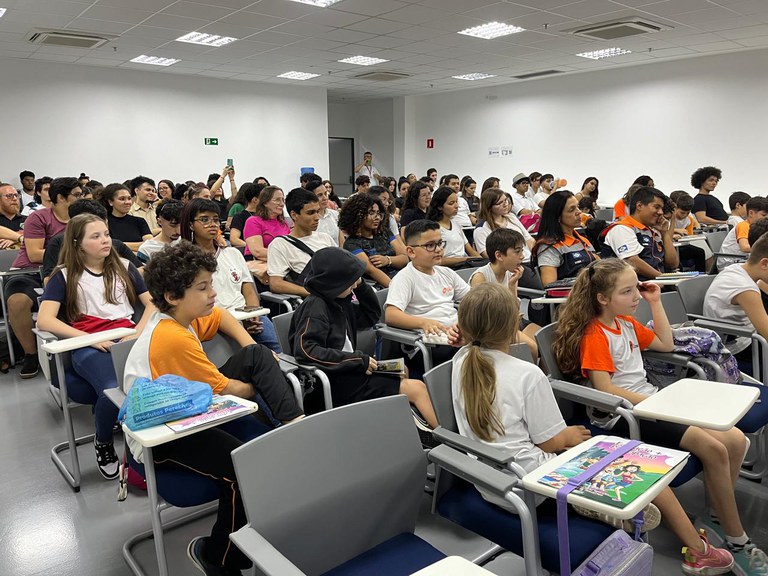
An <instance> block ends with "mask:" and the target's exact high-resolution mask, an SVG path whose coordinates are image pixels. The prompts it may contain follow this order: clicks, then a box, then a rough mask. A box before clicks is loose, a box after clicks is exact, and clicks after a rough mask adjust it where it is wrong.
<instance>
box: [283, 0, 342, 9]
mask: <svg viewBox="0 0 768 576" xmlns="http://www.w3.org/2000/svg"><path fill="white" fill-rule="evenodd" d="M293 1H294V2H301V3H302V4H309V5H310V6H318V7H320V8H328V6H330V5H331V4H336V2H339V1H340V0H293Z"/></svg>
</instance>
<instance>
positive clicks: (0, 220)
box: [0, 183, 27, 250]
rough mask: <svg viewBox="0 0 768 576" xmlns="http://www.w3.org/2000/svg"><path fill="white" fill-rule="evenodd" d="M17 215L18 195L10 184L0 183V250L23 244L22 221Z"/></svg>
mask: <svg viewBox="0 0 768 576" xmlns="http://www.w3.org/2000/svg"><path fill="white" fill-rule="evenodd" d="M26 219H27V217H26V216H22V215H21V214H20V213H19V195H18V193H17V192H16V189H15V188H14V187H13V185H11V184H6V183H0V250H5V249H6V248H11V247H18V246H20V245H21V243H22V242H24V221H25V220H26Z"/></svg>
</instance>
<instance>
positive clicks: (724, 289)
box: [704, 198, 768, 374]
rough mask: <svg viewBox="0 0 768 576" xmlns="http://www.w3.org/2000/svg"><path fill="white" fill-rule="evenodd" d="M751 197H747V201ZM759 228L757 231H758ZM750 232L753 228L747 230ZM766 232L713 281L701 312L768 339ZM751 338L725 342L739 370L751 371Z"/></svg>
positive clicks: (762, 223)
mask: <svg viewBox="0 0 768 576" xmlns="http://www.w3.org/2000/svg"><path fill="white" fill-rule="evenodd" d="M752 200H754V198H752V199H750V202H751V201H752ZM766 224H768V218H763V219H762V220H760V221H759V224H757V223H756V224H755V225H754V226H753V227H752V228H758V227H759V228H763V229H764V227H766ZM758 231H759V230H758ZM750 234H752V229H750ZM766 282H768V235H765V234H763V235H761V236H759V237H758V239H757V240H756V241H755V242H754V244H753V245H752V247H751V251H750V252H749V258H748V259H747V261H746V262H745V263H743V264H738V263H737V264H733V265H732V266H728V267H726V268H725V269H724V270H722V271H721V272H720V273H719V274H718V275H717V276H716V277H715V279H714V280H713V281H712V284H711V285H710V286H709V289H708V290H707V294H706V296H705V297H704V315H705V316H707V317H709V318H716V319H718V320H724V321H726V322H729V323H732V324H737V325H738V326H741V327H742V328H748V329H749V330H752V331H756V332H757V333H758V334H760V335H761V336H763V337H764V338H768V315H766V308H765V306H763V301H762V298H761V296H762V293H763V292H762V290H761V287H762V288H764V289H765V288H768V284H766ZM751 344H752V339H751V338H749V337H740V338H736V339H735V340H733V341H730V342H728V350H730V351H731V352H732V353H733V354H734V355H735V356H736V359H737V360H738V361H739V366H740V368H741V370H742V372H747V373H750V374H751V373H752V353H751V348H750V347H751Z"/></svg>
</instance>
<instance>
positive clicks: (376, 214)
mask: <svg viewBox="0 0 768 576" xmlns="http://www.w3.org/2000/svg"><path fill="white" fill-rule="evenodd" d="M368 216H369V217H370V218H381V212H379V211H378V210H369V211H368Z"/></svg>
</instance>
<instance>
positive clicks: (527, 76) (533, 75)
mask: <svg viewBox="0 0 768 576" xmlns="http://www.w3.org/2000/svg"><path fill="white" fill-rule="evenodd" d="M562 73H563V71H562V70H542V71H541V72H529V73H528V74H520V76H512V78H516V79H518V80H529V79H531V78H540V77H541V76H551V75H552V74H562Z"/></svg>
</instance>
